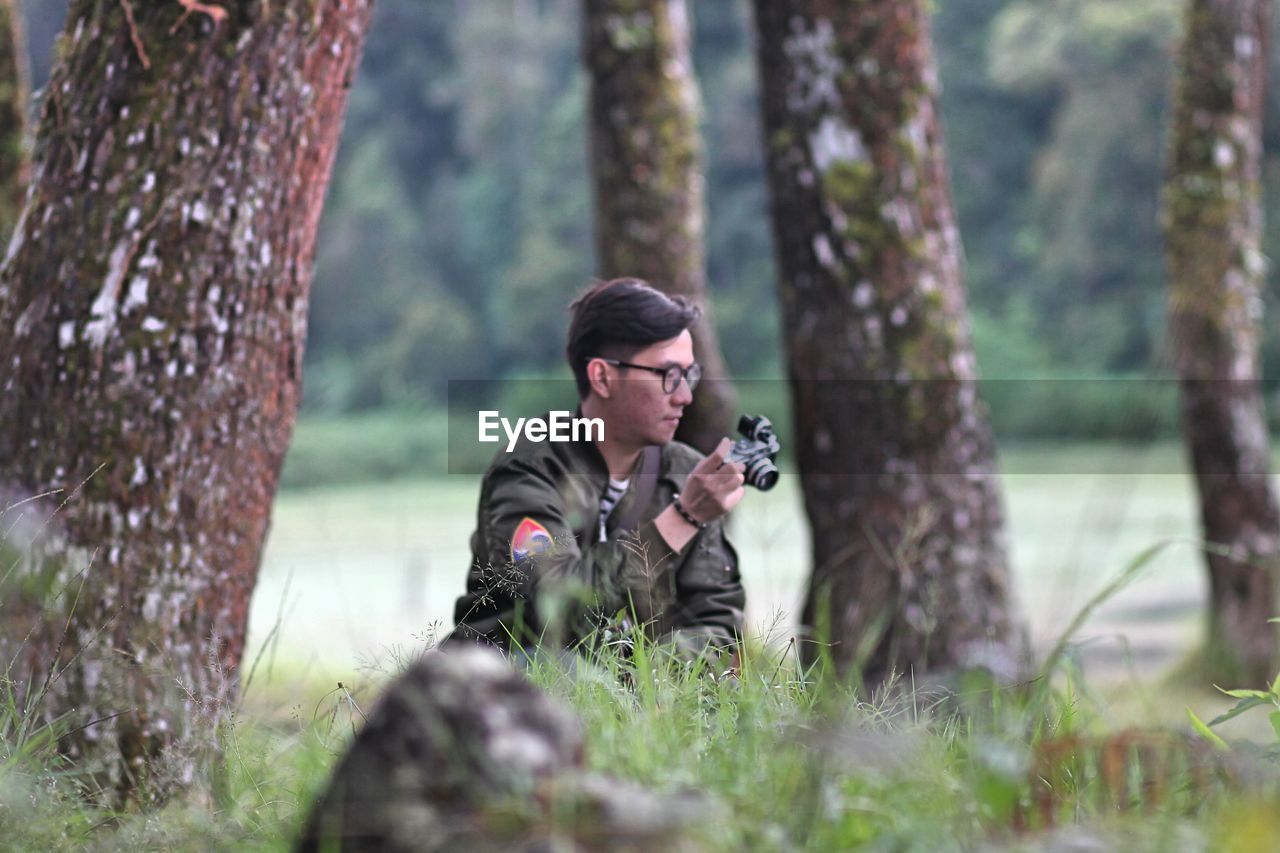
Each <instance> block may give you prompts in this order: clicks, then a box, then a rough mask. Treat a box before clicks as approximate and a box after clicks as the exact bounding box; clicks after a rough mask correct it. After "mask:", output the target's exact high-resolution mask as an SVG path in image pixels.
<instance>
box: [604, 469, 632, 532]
mask: <svg viewBox="0 0 1280 853" xmlns="http://www.w3.org/2000/svg"><path fill="white" fill-rule="evenodd" d="M629 485H631V478H630V477H628V478H627V479H625V480H615V479H613V478H612V477H610V478H609V485H607V486H605V487H604V494H603V495H601V496H600V541H601V542H606V541H608V538H609V537H608V536H606V535H605V532H604V524H605V522H606V521H608V520H609V514H610V513H612V512H613V508H614V507H615V506H617V505H618V501H620V500H622V496H623V495H624V494H626V491H627V486H629Z"/></svg>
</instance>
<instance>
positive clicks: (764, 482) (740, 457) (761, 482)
mask: <svg viewBox="0 0 1280 853" xmlns="http://www.w3.org/2000/svg"><path fill="white" fill-rule="evenodd" d="M738 432H739V433H741V434H742V436H743V437H742V438H740V439H738V440H737V441H735V442H734V443H733V447H732V448H730V450H729V456H728V460H729V461H730V462H741V463H743V464H744V465H745V466H746V470H745V471H744V472H743V476H744V478H745V479H746V481H747V485H749V486H755V487H756V488H757V489H759V490H760V491H762V492H767V491H768V490H769V489H772V488H773V487H774V485H775V484H776V483H777V482H778V466H777V465H775V464H774V463H773V460H774V458H775V457H776V456H777V455H778V451H779V450H781V449H782V446H781V445H779V444H778V436H777V435H775V434H774V432H773V424H771V423H769V419H768V418H766V417H765V416H764V415H756V416H755V417H752V416H751V415H743V416H742V417H741V418H739V419H738Z"/></svg>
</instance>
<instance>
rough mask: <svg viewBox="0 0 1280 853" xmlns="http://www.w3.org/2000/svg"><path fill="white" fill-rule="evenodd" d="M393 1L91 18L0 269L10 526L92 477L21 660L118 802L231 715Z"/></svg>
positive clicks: (42, 704)
mask: <svg viewBox="0 0 1280 853" xmlns="http://www.w3.org/2000/svg"><path fill="white" fill-rule="evenodd" d="M371 5H372V0H241V2H236V3H224V4H223V9H224V10H225V14H224V15H221V16H218V13H217V12H216V11H214V12H212V13H205V12H201V11H194V12H190V13H189V12H187V10H186V9H185V8H184V4H181V3H179V2H178V0H173V2H137V0H134V2H132V3H130V2H123V0H74V2H73V3H72V5H71V8H70V10H69V14H68V23H67V32H66V36H65V38H66V42H65V51H64V53H63V55H62V57H61V59H60V61H59V62H58V63H57V65H56V67H55V69H54V71H53V75H52V79H51V81H50V83H49V86H48V90H47V91H48V95H47V96H46V97H45V99H44V102H43V108H42V114H41V116H40V118H39V122H38V129H37V134H36V144H35V156H34V162H35V174H34V178H33V188H32V193H31V199H30V202H29V203H28V204H27V206H26V207H25V208H24V213H23V216H22V219H21V221H20V222H19V223H18V225H17V228H16V233H15V236H14V240H13V242H12V243H11V245H10V248H9V254H8V258H7V260H6V262H5V264H4V267H3V271H2V272H0V496H2V497H0V508H3V507H4V506H5V505H6V504H8V503H11V502H12V500H13V499H14V498H24V497H28V496H32V495H38V494H41V493H44V492H47V491H49V490H54V489H62V490H65V491H64V492H63V494H62V495H60V496H58V497H57V498H56V500H58V501H61V500H62V499H63V498H64V497H65V496H66V495H67V494H69V493H70V492H71V491H72V490H74V489H76V487H77V486H79V485H80V484H81V483H82V482H83V484H84V485H83V487H82V488H80V489H79V492H78V494H75V495H74V496H72V497H70V499H69V500H67V502H66V506H65V508H63V509H62V510H61V511H60V512H59V513H58V514H57V515H56V517H55V518H54V521H53V523H52V524H51V525H50V526H49V527H48V528H47V529H45V530H44V531H43V533H39V534H37V535H36V536H35V537H34V538H35V540H36V541H35V544H34V545H31V554H30V559H29V560H26V561H24V562H23V563H21V564H20V568H19V570H18V572H17V573H16V576H13V577H10V578H9V579H8V581H7V583H8V584H9V585H8V587H7V588H6V589H5V590H4V592H3V594H2V595H0V600H2V601H3V602H4V608H5V609H4V611H3V613H0V618H2V619H3V622H2V623H0V628H3V631H2V632H0V650H2V651H3V655H0V657H3V659H4V661H5V662H6V663H7V662H8V661H9V659H10V656H11V655H13V654H15V653H17V654H18V660H19V664H18V671H17V672H15V673H12V675H13V677H14V678H15V680H17V681H18V682H19V691H20V692H23V693H25V694H26V698H27V699H28V700H31V701H38V709H37V713H39V714H40V715H41V716H42V717H43V718H44V719H46V720H51V719H55V718H60V719H61V721H62V723H63V724H65V725H66V726H67V727H68V728H69V729H70V730H72V733H71V734H70V735H68V736H67V737H65V738H64V739H63V741H62V742H61V745H62V746H63V747H64V748H65V749H66V751H67V752H68V753H69V754H70V756H71V757H72V758H74V759H75V760H76V762H77V764H78V766H79V767H80V768H82V769H91V770H93V771H95V772H96V773H97V774H98V776H97V778H98V782H99V784H100V786H101V787H102V788H103V789H104V791H105V792H107V793H109V794H111V795H112V796H113V797H114V798H115V799H116V800H117V801H119V802H123V801H127V800H131V799H135V798H141V797H145V796H152V795H159V794H162V793H163V791H165V790H166V789H167V788H168V787H169V786H170V785H171V784H179V785H180V784H182V783H184V782H188V781H190V779H191V774H192V773H193V772H195V770H196V769H197V768H198V766H199V763H200V762H199V757H200V756H201V755H202V754H203V749H204V748H205V747H207V746H208V744H209V743H210V742H211V740H212V731H211V728H212V726H213V725H215V724H217V723H218V722H219V721H220V720H221V719H223V716H224V714H225V712H226V711H227V710H228V708H229V703H231V702H233V701H234V698H235V694H236V690H237V687H238V680H239V667H240V663H241V656H242V653H243V651H244V642H245V631H246V627H247V616H248V608H249V599H250V594H251V592H252V590H253V587H254V582H255V578H256V575H257V572H258V564H259V559H260V557H261V554H262V547H263V539H264V537H265V535H266V532H267V527H268V520H269V515H270V511H271V503H272V499H273V497H274V495H275V490H276V484H277V479H278V474H279V471H280V466H281V462H282V460H283V458H284V453H285V448H286V445H287V444H288V441H289V437H290V433H291V430H292V426H293V420H294V416H295V412H296V410H297V406H298V399H299V390H300V388H299V383H300V380H301V366H302V349H303V343H304V338H305V334H306V316H307V314H306V312H307V295H308V288H309V285H310V280H311V270H312V259H313V256H314V249H315V235H316V225H317V223H318V221H319V218H320V211H321V206H322V203H323V199H324V193H325V188H326V186H327V183H328V180H329V176H330V171H331V167H332V164H333V158H334V153H335V149H336V147H337V143H338V138H339V132H340V129H341V124H342V117H343V111H344V109H345V105H346V101H347V93H348V90H349V88H350V86H351V84H352V79H353V76H354V74H355V70H356V66H357V63H358V59H359V56H360V52H361V47H362V43H363V38H364V33H365V30H366V28H367V25H368V20H369V15H370V9H371ZM219 17H220V18H221V19H219ZM32 506H34V505H29V506H27V507H23V511H29V510H30V509H31V508H32ZM15 512H16V511H15ZM7 517H9V516H7ZM64 625H65V626H66V630H65V632H64V630H63V629H64ZM28 632H30V633H28ZM51 672H52V673H54V675H52V676H50V675H49V673H51ZM116 715H118V716H116ZM98 720H102V721H101V722H94V721H98Z"/></svg>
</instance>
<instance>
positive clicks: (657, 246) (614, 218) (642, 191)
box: [582, 0, 736, 452]
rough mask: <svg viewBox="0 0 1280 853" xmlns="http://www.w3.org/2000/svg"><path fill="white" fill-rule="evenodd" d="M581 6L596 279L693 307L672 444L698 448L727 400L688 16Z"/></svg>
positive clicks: (720, 426) (604, 4) (679, 7)
mask: <svg viewBox="0 0 1280 853" xmlns="http://www.w3.org/2000/svg"><path fill="white" fill-rule="evenodd" d="M582 10H583V15H584V16H585V20H584V23H583V32H584V33H585V44H584V49H583V54H584V56H585V58H586V65H587V70H588V72H589V74H590V78H591V95H590V101H591V169H592V174H593V176H594V181H595V228H596V248H597V255H598V257H597V262H598V264H599V271H600V275H601V276H602V277H604V278H615V277H619V276H637V277H640V278H644V279H647V280H648V281H649V282H651V283H652V284H653V285H654V286H655V287H657V288H659V289H661V290H663V291H665V292H667V293H670V294H683V295H685V296H690V297H693V298H694V299H695V300H696V301H697V302H699V303H700V304H701V305H702V306H703V308H704V310H705V311H706V314H705V315H704V318H703V320H702V321H701V322H700V323H699V324H698V325H697V326H696V327H695V328H694V330H693V335H694V354H695V357H696V358H697V360H698V361H699V362H700V363H701V364H702V366H703V369H704V371H705V373H704V375H705V376H706V378H707V379H708V380H710V381H708V382H707V384H706V385H705V386H703V387H702V388H700V389H699V391H698V393H697V395H696V396H695V398H694V403H693V405H692V406H691V407H690V408H689V410H688V411H687V412H686V414H685V417H684V419H683V420H682V422H681V424H680V429H679V432H678V433H677V438H679V439H681V440H682V441H685V442H688V443H689V444H692V445H693V446H694V447H697V448H699V449H700V450H702V451H704V452H710V451H711V450H712V449H713V448H714V447H715V446H716V444H717V443H718V442H719V441H720V438H721V437H722V436H724V435H725V434H726V432H727V431H728V430H729V429H730V427H731V426H732V424H733V422H734V411H733V410H734V408H735V406H736V402H735V400H734V397H733V393H732V389H731V388H730V386H729V383H728V382H727V381H726V371H725V364H724V356H723V355H722V354H721V352H720V344H719V341H718V340H717V338H716V334H715V329H714V326H713V324H712V322H711V317H710V308H711V305H710V298H709V293H708V290H707V279H706V248H705V245H704V232H705V227H704V223H703V220H704V199H703V187H704V176H703V171H702V163H701V144H700V142H699V137H698V91H697V83H696V82H695V80H694V76H693V60H692V57H691V56H690V52H689V20H688V9H687V8H686V5H685V0H640V2H635V0H589V2H584V3H583V4H582Z"/></svg>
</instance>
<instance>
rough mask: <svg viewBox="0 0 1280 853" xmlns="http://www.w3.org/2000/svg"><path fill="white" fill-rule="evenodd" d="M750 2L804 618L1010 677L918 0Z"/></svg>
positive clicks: (932, 81) (994, 510)
mask: <svg viewBox="0 0 1280 853" xmlns="http://www.w3.org/2000/svg"><path fill="white" fill-rule="evenodd" d="M756 20H757V26H758V30H759V39H758V47H759V55H760V67H761V71H762V75H761V76H762V82H763V87H764V93H763V102H764V114H765V139H766V142H767V153H768V167H769V183H770V189H771V195H772V206H773V211H772V214H773V223H774V233H775V238H776V243H777V246H778V260H779V273H780V275H779V280H780V288H781V297H782V300H781V301H782V306H783V315H784V325H785V340H786V348H787V360H788V370H789V375H790V378H791V386H792V401H793V409H794V411H795V422H796V425H797V428H798V430H799V432H800V436H799V444H800V446H799V449H798V462H799V466H800V470H801V477H802V484H803V489H804V496H805V509H806V512H807V514H808V516H809V518H810V521H811V526H812V529H813V542H812V554H813V561H814V567H813V577H812V580H811V584H810V589H809V592H808V597H807V602H806V607H805V612H804V614H803V621H804V624H805V625H806V626H807V627H808V628H809V630H810V631H811V632H812V635H813V639H815V640H830V641H832V642H834V643H835V644H836V645H835V646H834V647H833V650H832V651H833V655H832V656H833V658H834V659H835V661H836V662H837V663H838V664H840V665H841V666H843V667H845V668H856V669H859V670H860V671H861V672H862V674H863V675H864V676H865V677H866V678H867V679H868V680H869V681H871V682H876V681H879V680H881V679H884V678H886V677H888V676H889V675H890V674H891V673H892V672H894V671H899V672H901V671H903V670H904V669H905V668H908V667H909V668H912V669H913V670H915V671H916V672H923V671H924V670H926V669H949V668H953V667H961V666H966V665H970V664H974V665H985V666H989V667H991V668H992V669H993V670H995V671H997V672H998V673H1000V674H1001V675H1012V674H1013V673H1015V672H1016V671H1017V670H1018V668H1019V667H1020V665H1021V663H1022V661H1021V660H1020V655H1021V651H1022V650H1021V648H1020V645H1019V642H1018V639H1019V631H1018V628H1017V624H1016V619H1015V617H1014V614H1013V612H1012V599H1011V595H1010V592H1009V582H1008V566H1007V558H1006V554H1005V547H1004V540H1003V511H1002V507H1001V503H1000V498H999V495H998V493H997V490H996V482H995V470H994V449H993V446H992V440H991V433H990V428H989V426H988V423H987V420H986V414H985V410H984V408H983V406H982V403H981V401H980V399H979V398H978V395H977V391H976V387H975V380H976V378H977V375H976V365H975V362H974V359H973V354H972V347H971V344H970V340H969V327H968V319H967V314H966V308H965V298H964V288H963V282H962V276H961V269H960V261H961V250H960V241H959V233H958V230H957V228H956V224H955V217H954V214H953V212H952V208H951V201H950V195H949V193H950V190H949V186H948V177H947V170H946V163H945V157H944V155H943V140H942V132H941V124H940V118H939V114H938V105H937V81H936V73H935V70H934V67H935V66H934V58H933V54H932V47H931V44H930V40H929V34H928V24H927V17H926V12H925V9H924V6H923V4H922V3H920V2H889V0H869V2H862V3H856V4H832V3H826V2H819V0H792V2H780V3H775V2H771V0H757V3H756ZM809 656H810V658H811V659H813V658H817V657H821V656H822V653H821V652H820V649H819V646H818V645H813V646H811V647H810V648H809Z"/></svg>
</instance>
